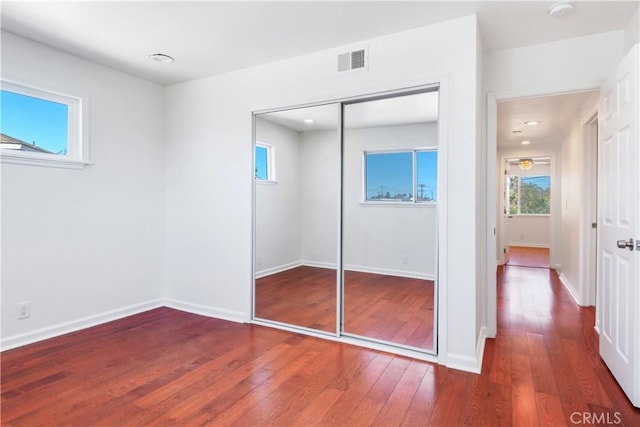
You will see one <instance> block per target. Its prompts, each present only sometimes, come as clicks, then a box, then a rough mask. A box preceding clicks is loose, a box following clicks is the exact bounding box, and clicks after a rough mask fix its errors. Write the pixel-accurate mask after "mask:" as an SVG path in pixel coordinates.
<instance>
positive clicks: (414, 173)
mask: <svg viewBox="0 0 640 427" xmlns="http://www.w3.org/2000/svg"><path fill="white" fill-rule="evenodd" d="M419 152H435V153H436V155H437V156H438V147H437V146H429V147H410V148H393V149H373V150H363V152H362V201H361V202H360V204H361V205H364V206H405V207H407V206H413V207H435V206H436V205H437V203H438V182H439V176H438V171H437V170H436V199H435V200H418V182H417V181H418V164H417V162H418V157H417V153H419ZM394 153H411V156H412V159H411V160H412V161H411V165H412V167H411V169H412V170H411V185H412V194H411V196H412V199H411V200H370V199H367V154H394ZM437 164H438V163H437V160H436V165H437Z"/></svg>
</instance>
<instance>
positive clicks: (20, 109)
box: [0, 80, 87, 168]
mask: <svg viewBox="0 0 640 427" xmlns="http://www.w3.org/2000/svg"><path fill="white" fill-rule="evenodd" d="M1 84H2V88H1V90H0V111H1V114H2V117H1V120H0V123H1V125H0V131H1V133H2V135H1V137H2V139H1V141H0V158H1V159H2V162H4V163H20V164H31V165H47V166H57V167H75V168H81V167H84V165H85V164H86V157H87V153H86V149H85V150H84V152H83V144H82V132H81V128H82V122H81V113H82V100H81V99H80V98H76V97H72V96H68V95H62V94H58V93H54V92H49V91H45V90H42V89H36V88H33V87H29V86H24V85H21V84H17V83H13V82H8V81H5V80H3V81H2V82H1ZM85 147H86V145H85Z"/></svg>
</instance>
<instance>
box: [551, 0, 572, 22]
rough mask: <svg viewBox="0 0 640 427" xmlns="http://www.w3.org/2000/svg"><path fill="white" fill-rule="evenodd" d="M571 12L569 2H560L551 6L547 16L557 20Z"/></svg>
mask: <svg viewBox="0 0 640 427" xmlns="http://www.w3.org/2000/svg"><path fill="white" fill-rule="evenodd" d="M572 10H573V3H571V2H570V1H561V2H559V3H556V4H554V5H552V6H551V7H550V8H549V15H551V16H553V17H556V18H559V17H561V16H565V15H566V14H568V13H569V12H571V11H572Z"/></svg>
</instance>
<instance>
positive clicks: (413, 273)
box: [344, 265, 435, 280]
mask: <svg viewBox="0 0 640 427" xmlns="http://www.w3.org/2000/svg"><path fill="white" fill-rule="evenodd" d="M344 269H345V270H347V271H357V272H359V273H372V274H384V275H387V276H397V277H407V278H409V279H424V280H435V276H434V275H433V274H427V273H420V272H417V271H403V270H392V269H386V268H375V267H368V266H361V265H345V266H344Z"/></svg>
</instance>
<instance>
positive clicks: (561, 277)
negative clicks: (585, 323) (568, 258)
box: [558, 273, 580, 305]
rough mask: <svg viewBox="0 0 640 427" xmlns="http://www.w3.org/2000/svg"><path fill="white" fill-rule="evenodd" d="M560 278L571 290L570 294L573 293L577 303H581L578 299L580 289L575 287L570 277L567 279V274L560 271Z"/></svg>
mask: <svg viewBox="0 0 640 427" xmlns="http://www.w3.org/2000/svg"><path fill="white" fill-rule="evenodd" d="M558 278H559V279H560V283H562V285H563V286H564V288H565V289H566V290H567V292H569V295H571V298H573V300H574V301H575V302H576V304H578V305H580V302H579V301H578V291H577V290H576V289H575V288H574V287H573V285H572V284H571V282H570V281H569V279H567V276H565V275H564V274H562V273H560V274H559V275H558Z"/></svg>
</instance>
